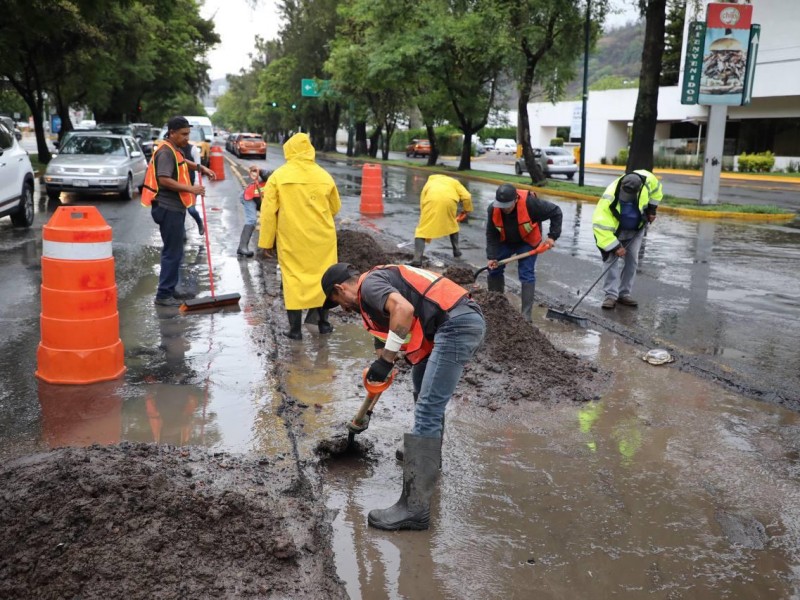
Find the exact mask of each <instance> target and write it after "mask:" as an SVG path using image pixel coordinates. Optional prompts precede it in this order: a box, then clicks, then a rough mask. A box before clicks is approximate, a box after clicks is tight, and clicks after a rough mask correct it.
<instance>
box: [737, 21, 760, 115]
mask: <svg viewBox="0 0 800 600" xmlns="http://www.w3.org/2000/svg"><path fill="white" fill-rule="evenodd" d="M760 37H761V25H758V24H756V23H753V24H752V25H751V26H750V46H749V48H748V50H747V73H746V74H745V77H744V92H743V93H742V106H747V105H748V104H750V101H751V100H752V99H753V80H754V79H755V75H756V59H757V58H758V42H759V38H760Z"/></svg>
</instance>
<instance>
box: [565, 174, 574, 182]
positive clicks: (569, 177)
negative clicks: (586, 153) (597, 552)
mask: <svg viewBox="0 0 800 600" xmlns="http://www.w3.org/2000/svg"><path fill="white" fill-rule="evenodd" d="M574 178H575V173H567V179H569V180H570V181H572V180H573V179H574Z"/></svg>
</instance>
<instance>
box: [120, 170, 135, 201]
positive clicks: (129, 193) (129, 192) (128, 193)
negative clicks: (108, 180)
mask: <svg viewBox="0 0 800 600" xmlns="http://www.w3.org/2000/svg"><path fill="white" fill-rule="evenodd" d="M119 197H120V198H122V199H123V200H130V199H131V198H133V177H131V174H130V173H128V181H127V182H126V183H125V189H124V190H122V191H121V192H120V194H119Z"/></svg>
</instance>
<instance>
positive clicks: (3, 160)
mask: <svg viewBox="0 0 800 600" xmlns="http://www.w3.org/2000/svg"><path fill="white" fill-rule="evenodd" d="M33 178H34V175H33V167H32V166H31V161H30V159H29V158H28V153H27V152H25V150H23V149H22V147H21V146H20V145H19V142H18V141H17V140H16V138H15V137H14V132H13V131H10V130H9V129H8V127H7V126H6V125H4V124H3V123H0V217H5V216H10V217H11V222H12V223H13V224H14V227H30V226H31V225H33Z"/></svg>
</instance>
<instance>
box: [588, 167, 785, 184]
mask: <svg viewBox="0 0 800 600" xmlns="http://www.w3.org/2000/svg"><path fill="white" fill-rule="evenodd" d="M586 168H587V169H597V170H603V171H617V172H620V173H622V172H624V171H625V168H624V167H620V166H619V165H602V164H597V163H591V164H588V165H586ZM653 173H655V174H656V175H689V176H693V177H702V176H703V172H702V171H695V170H693V169H653ZM721 177H722V179H734V180H738V181H755V182H758V181H766V182H769V183H791V184H794V185H800V177H783V176H781V175H763V176H762V175H758V174H755V173H731V172H730V171H723V172H722V175H721Z"/></svg>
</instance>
